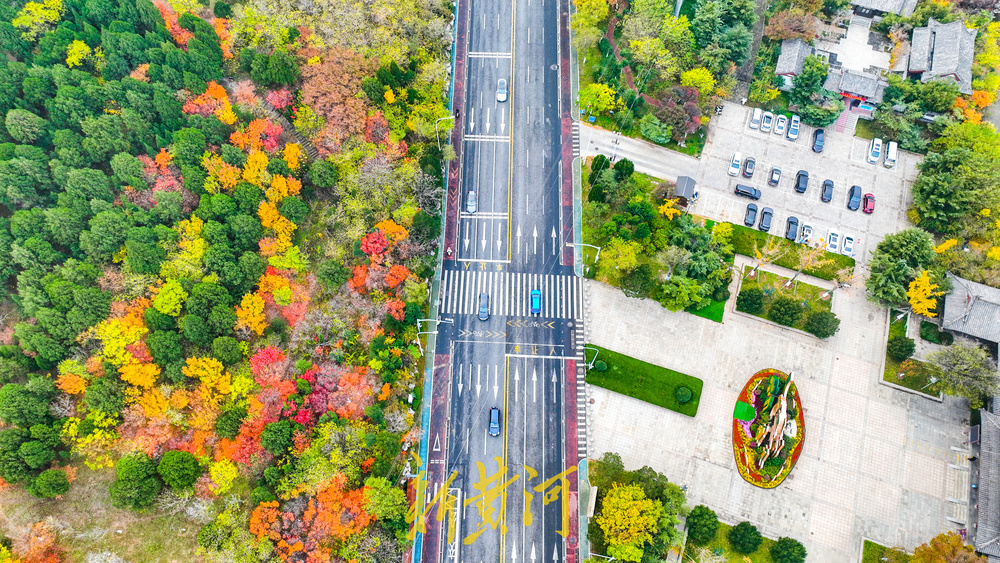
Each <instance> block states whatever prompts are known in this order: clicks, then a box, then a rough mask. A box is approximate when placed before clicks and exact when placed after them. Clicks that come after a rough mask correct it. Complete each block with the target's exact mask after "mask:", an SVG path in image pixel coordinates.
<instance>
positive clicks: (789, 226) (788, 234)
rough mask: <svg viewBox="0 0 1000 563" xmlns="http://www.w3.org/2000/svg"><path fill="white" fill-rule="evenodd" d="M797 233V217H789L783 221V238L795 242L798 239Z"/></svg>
mask: <svg viewBox="0 0 1000 563" xmlns="http://www.w3.org/2000/svg"><path fill="white" fill-rule="evenodd" d="M798 234H799V219H798V217H789V218H788V220H787V221H785V238H786V239H788V240H790V241H792V242H795V241H796V240H797V239H798Z"/></svg>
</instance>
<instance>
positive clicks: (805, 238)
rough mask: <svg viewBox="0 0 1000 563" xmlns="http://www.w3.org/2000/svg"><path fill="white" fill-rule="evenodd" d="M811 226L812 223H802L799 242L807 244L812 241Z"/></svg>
mask: <svg viewBox="0 0 1000 563" xmlns="http://www.w3.org/2000/svg"><path fill="white" fill-rule="evenodd" d="M812 236H813V228H812V225H803V226H802V230H801V231H799V242H800V243H802V244H809V243H810V242H812Z"/></svg>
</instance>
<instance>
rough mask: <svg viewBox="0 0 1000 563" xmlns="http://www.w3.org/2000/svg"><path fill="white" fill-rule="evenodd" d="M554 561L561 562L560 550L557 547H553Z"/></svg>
mask: <svg viewBox="0 0 1000 563" xmlns="http://www.w3.org/2000/svg"><path fill="white" fill-rule="evenodd" d="M552 560H553V561H559V550H558V548H557V547H556V546H552Z"/></svg>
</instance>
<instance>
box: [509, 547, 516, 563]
mask: <svg viewBox="0 0 1000 563" xmlns="http://www.w3.org/2000/svg"><path fill="white" fill-rule="evenodd" d="M510 560H511V561H517V544H516V543H515V544H514V545H512V546H510Z"/></svg>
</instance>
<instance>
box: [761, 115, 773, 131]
mask: <svg viewBox="0 0 1000 563" xmlns="http://www.w3.org/2000/svg"><path fill="white" fill-rule="evenodd" d="M773 124H774V114H773V113H771V112H769V111H765V112H764V118H763V119H761V120H760V130H761V131H763V132H764V133H770V132H771V125H773Z"/></svg>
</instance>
